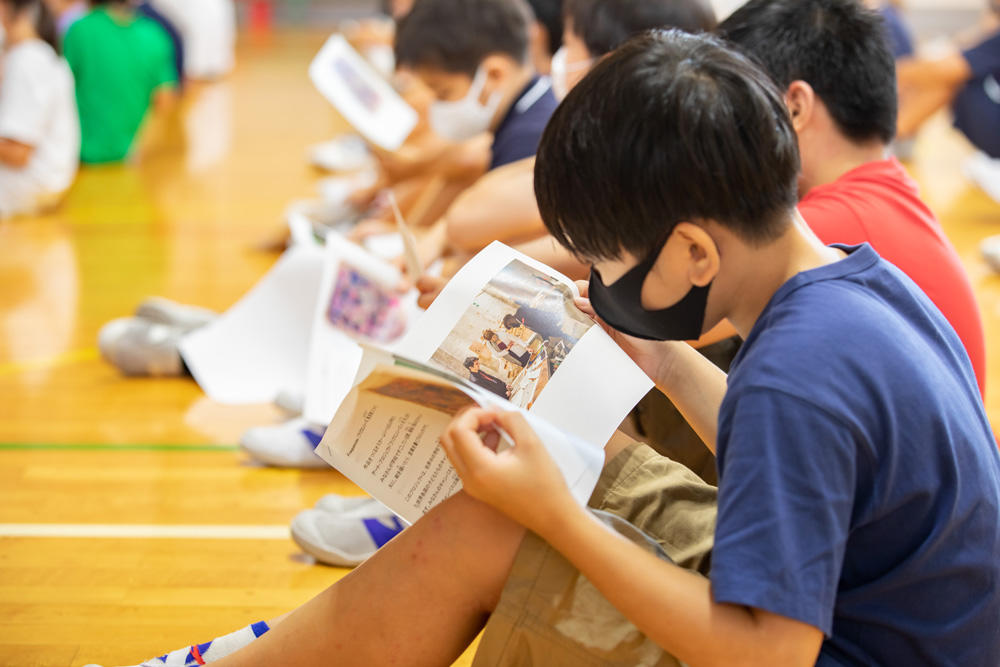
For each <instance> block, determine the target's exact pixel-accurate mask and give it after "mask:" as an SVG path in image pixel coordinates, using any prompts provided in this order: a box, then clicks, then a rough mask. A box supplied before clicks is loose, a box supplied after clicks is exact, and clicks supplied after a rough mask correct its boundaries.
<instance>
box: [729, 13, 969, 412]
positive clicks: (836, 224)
mask: <svg viewBox="0 0 1000 667" xmlns="http://www.w3.org/2000/svg"><path fill="white" fill-rule="evenodd" d="M839 1H849V0H839ZM825 4H829V3H826V2H819V3H817V2H798V1H795V2H793V1H791V0H751V2H749V3H747V4H746V5H744V6H743V7H742V8H741V9H739V10H738V11H737V12H736V13H734V14H733V15H732V16H730V17H729V18H728V19H726V21H724V22H723V23H722V24H721V25H720V26H719V30H718V32H719V34H720V35H721V36H722V37H724V38H726V39H727V40H729V41H730V42H732V43H733V44H735V45H736V46H738V47H739V48H741V49H743V50H744V51H745V52H747V53H748V54H749V55H750V56H752V57H753V58H755V59H756V60H757V61H758V62H760V63H761V64H762V65H763V66H764V68H765V70H767V71H768V73H769V74H770V75H771V77H772V78H773V79H775V81H776V82H777V83H778V85H779V87H780V88H781V89H782V90H784V91H785V101H786V102H787V104H788V108H789V110H790V111H791V114H792V123H793V125H794V126H795V131H796V133H797V135H798V139H799V151H800V153H801V155H802V175H801V178H800V181H799V192H800V194H801V195H802V200H801V202H800V204H799V210H800V212H801V213H802V216H803V218H805V220H806V222H807V223H808V224H809V226H810V227H811V228H812V230H813V231H814V232H815V233H816V235H817V236H819V238H820V239H821V240H822V241H823V242H824V243H827V244H830V243H846V244H858V243H865V242H867V243H870V244H871V245H872V247H874V248H875V250H876V251H877V252H878V253H879V254H880V255H882V257H884V258H885V259H887V260H889V261H890V262H892V263H893V264H895V265H896V266H897V267H899V268H900V269H901V270H902V271H903V272H904V273H906V275H908V276H909V277H910V278H911V279H912V280H913V281H914V282H915V283H916V284H917V285H919V286H920V288H921V289H922V290H923V291H924V292H925V293H926V294H927V296H928V297H930V299H931V301H933V302H934V304H935V305H936V306H937V307H938V309H940V310H941V313H942V314H943V315H944V316H945V317H946V318H947V319H948V321H949V322H950V323H951V325H952V327H954V329H955V331H956V333H958V336H959V338H961V339H962V343H963V344H964V346H965V349H966V352H967V353H968V355H969V359H970V361H971V362H972V367H973V370H974V371H975V373H976V379H977V381H978V383H979V389H980V393H983V392H984V390H985V373H986V365H985V364H986V352H985V342H984V338H983V326H982V321H981V319H980V316H979V309H978V306H977V305H976V301H975V297H974V295H973V292H972V286H971V284H970V283H969V278H968V276H967V275H966V273H965V270H964V269H963V267H962V263H961V261H960V260H959V257H958V253H956V252H955V248H954V247H953V246H952V245H951V243H950V242H949V240H948V238H947V237H946V236H945V234H944V231H943V230H942V229H941V225H940V223H939V222H938V221H937V219H936V218H935V217H934V214H933V213H932V212H931V210H930V209H929V208H928V207H927V205H926V204H924V202H923V201H921V199H920V194H919V192H918V190H917V186H916V184H915V183H914V182H913V180H912V179H910V177H909V176H908V175H907V174H906V172H905V171H904V169H903V167H902V165H900V164H899V162H898V161H897V160H895V159H894V158H890V157H888V146H889V143H890V142H891V141H892V140H893V137H894V136H895V129H896V114H897V100H896V81H895V64H894V62H893V58H892V54H891V52H890V51H889V49H888V46H887V45H886V43H885V42H884V41H883V40H881V39H868V38H863V37H865V36H861V35H857V34H854V32H852V30H854V29H855V27H856V26H854V25H851V24H849V23H848V22H841V21H838V16H839V14H838V13H837V12H836V11H829V10H828V9H829V8H823V7H821V5H825ZM834 4H836V2H834ZM818 12H819V13H823V14H824V16H823V20H822V21H816V20H814V19H815V18H817V13H818Z"/></svg>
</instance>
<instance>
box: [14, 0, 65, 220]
mask: <svg viewBox="0 0 1000 667" xmlns="http://www.w3.org/2000/svg"><path fill="white" fill-rule="evenodd" d="M0 26H2V28H3V34H4V35H5V37H4V38H3V58H2V61H0V66H2V68H3V69H2V76H0V218H3V217H8V216H12V215H15V214H20V213H32V212H35V211H38V210H41V209H44V208H46V207H47V206H49V205H51V204H54V203H55V202H56V201H58V200H59V198H60V197H61V195H62V194H63V193H64V192H65V191H66V190H67V189H68V188H69V186H70V185H71V184H72V182H73V178H74V177H75V175H76V169H77V161H78V156H79V151H80V128H79V124H78V121H77V116H76V102H75V100H74V97H73V95H74V92H73V75H72V74H71V73H70V70H69V67H68V66H67V65H66V62H65V61H64V60H63V59H62V57H60V55H59V44H58V41H57V39H58V38H57V35H56V25H55V20H54V17H53V15H52V13H51V12H50V11H49V10H48V7H47V6H46V5H45V4H44V3H43V2H42V0H0Z"/></svg>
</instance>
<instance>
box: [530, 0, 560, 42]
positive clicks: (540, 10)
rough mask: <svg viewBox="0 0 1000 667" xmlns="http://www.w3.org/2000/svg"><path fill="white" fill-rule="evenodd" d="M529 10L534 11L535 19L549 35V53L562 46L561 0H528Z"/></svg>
mask: <svg viewBox="0 0 1000 667" xmlns="http://www.w3.org/2000/svg"><path fill="white" fill-rule="evenodd" d="M528 4H529V5H531V11H533V12H534V13H535V20H536V21H537V22H538V23H539V24H541V25H542V26H544V27H545V32H546V33H548V36H549V53H550V54H552V55H555V52H556V51H558V50H559V47H560V46H562V34H563V7H562V4H563V3H562V0H528Z"/></svg>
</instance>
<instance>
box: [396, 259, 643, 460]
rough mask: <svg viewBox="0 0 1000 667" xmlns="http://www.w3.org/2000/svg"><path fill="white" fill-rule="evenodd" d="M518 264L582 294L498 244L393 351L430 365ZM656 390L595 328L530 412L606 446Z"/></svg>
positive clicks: (467, 267) (582, 339)
mask: <svg viewBox="0 0 1000 667" xmlns="http://www.w3.org/2000/svg"><path fill="white" fill-rule="evenodd" d="M515 260H517V261H520V262H522V263H524V264H526V265H527V266H529V267H531V268H533V269H535V270H537V271H539V272H541V273H544V274H547V275H549V276H552V277H553V278H555V279H556V280H558V281H559V282H561V283H563V284H564V285H566V286H567V287H568V288H569V290H570V291H571V292H572V293H573V294H575V295H578V294H579V292H578V291H577V289H576V285H575V284H574V283H573V281H571V280H570V279H569V278H566V277H565V276H563V275H561V274H559V273H558V272H556V271H554V270H552V269H551V268H549V267H547V266H545V265H544V264H542V263H541V262H537V261H535V260H533V259H531V258H530V257H528V256H526V255H524V254H522V253H520V252H518V251H516V250H514V249H513V248H510V247H508V246H505V245H504V244H502V243H499V242H494V243H492V244H491V245H489V246H488V247H487V248H485V249H484V250H482V251H481V252H480V253H479V254H478V255H476V256H475V257H474V258H473V259H472V260H470V261H469V262H468V263H467V264H466V265H465V266H464V267H463V268H462V270H461V271H459V272H458V274H456V275H455V277H454V278H452V280H451V281H450V282H449V283H448V285H447V286H446V287H445V289H444V290H443V291H442V292H441V294H440V295H439V296H438V298H437V299H436V300H435V301H434V303H433V304H432V305H431V307H430V308H429V309H428V310H427V312H425V313H424V314H423V315H422V316H421V317H420V319H419V320H418V321H417V322H416V324H414V326H413V328H412V329H410V331H409V333H408V334H407V335H406V336H405V337H404V338H403V339H402V340H401V341H400V342H399V344H398V345H396V346H395V348H394V349H395V351H396V352H397V353H398V354H400V355H402V356H406V357H410V358H412V359H415V360H417V361H421V362H425V363H426V362H428V361H429V360H430V359H431V357H432V356H433V355H434V354H435V352H436V351H437V350H438V348H439V347H441V345H442V341H443V340H445V339H446V338H447V337H448V335H449V334H450V333H451V332H452V330H453V329H455V327H456V325H457V324H458V323H459V321H460V320H461V319H462V317H463V316H464V315H465V313H466V311H467V309H468V307H469V304H471V303H473V302H474V301H475V300H476V299H477V297H478V296H479V295H480V294H481V293H482V291H483V288H484V286H486V285H487V283H489V282H490V281H491V280H493V279H494V278H495V277H497V276H498V274H500V273H501V272H502V271H504V270H505V268H507V267H508V266H509V265H510V264H511V262H513V261H515ZM652 388H653V383H652V381H651V380H650V379H649V377H648V376H647V375H646V374H645V373H643V372H642V370H641V369H640V368H639V367H638V366H636V365H635V362H633V361H632V360H631V359H630V358H629V357H628V355H626V354H625V352H624V351H622V349H621V348H620V347H618V345H617V344H616V343H615V342H614V341H613V340H612V339H611V337H610V336H608V335H607V334H606V333H605V332H604V331H603V330H602V329H601V328H600V327H598V326H592V327H590V329H589V330H587V332H586V333H585V334H584V335H583V336H582V337H580V339H579V340H578V341H577V342H576V344H575V346H574V347H573V348H572V351H571V352H570V353H569V354H568V356H566V359H565V361H564V362H563V363H562V365H561V366H560V367H559V369H558V371H557V372H555V373H553V374H552V376H551V378H550V379H549V380H548V384H547V385H545V388H544V389H543V390H542V391H541V393H540V394H539V395H538V396H537V398H535V400H534V402H533V404H532V405H531V407H530V408H529V411H530V412H531V413H533V414H535V415H537V416H539V417H542V418H543V419H544V420H546V421H547V422H549V423H550V424H552V425H553V426H555V427H556V428H558V429H562V430H564V431H566V432H568V433H571V434H573V435H575V436H577V437H579V438H582V439H584V440H586V441H588V442H592V443H597V444H599V445H602V446H603V444H604V443H606V442H607V440H608V439H610V438H611V436H612V434H613V433H614V432H615V430H616V429H617V428H618V426H619V424H621V421H622V420H623V419H624V418H625V416H626V415H627V414H628V412H629V410H631V409H632V408H633V407H634V406H635V405H636V404H637V403H638V402H639V401H640V400H641V399H642V397H643V396H645V395H646V393H647V392H648V391H649V390H650V389H652Z"/></svg>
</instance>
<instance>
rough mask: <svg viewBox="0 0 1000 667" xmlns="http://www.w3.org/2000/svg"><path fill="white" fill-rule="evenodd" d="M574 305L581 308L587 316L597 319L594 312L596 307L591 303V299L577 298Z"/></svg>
mask: <svg viewBox="0 0 1000 667" xmlns="http://www.w3.org/2000/svg"><path fill="white" fill-rule="evenodd" d="M573 305H575V306H576V307H577V308H579V309H580V310H581V311H583V312H584V313H586V314H587V315H590V317H592V318H595V317H597V313H596V312H595V311H594V306H593V304H591V303H590V299H584V298H581V297H577V298H575V299H573Z"/></svg>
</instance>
